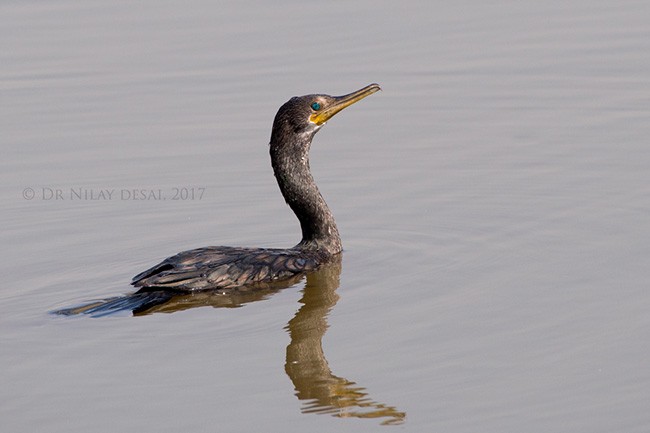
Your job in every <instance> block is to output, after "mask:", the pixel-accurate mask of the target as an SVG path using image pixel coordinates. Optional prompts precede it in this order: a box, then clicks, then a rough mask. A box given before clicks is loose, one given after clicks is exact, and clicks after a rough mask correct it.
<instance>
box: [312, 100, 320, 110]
mask: <svg viewBox="0 0 650 433" xmlns="http://www.w3.org/2000/svg"><path fill="white" fill-rule="evenodd" d="M311 109H312V110H314V111H318V110H320V104H319V103H318V102H314V103H313V104H311Z"/></svg>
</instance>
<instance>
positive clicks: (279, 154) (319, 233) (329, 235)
mask: <svg viewBox="0 0 650 433" xmlns="http://www.w3.org/2000/svg"><path fill="white" fill-rule="evenodd" d="M312 137H313V134H304V135H300V136H296V135H293V136H291V137H290V138H288V139H287V137H284V139H283V140H282V142H281V143H274V140H278V137H277V136H272V138H271V164H272V166H273V172H274V174H275V178H276V179H277V181H278V185H279V186H280V191H281V192H282V195H283V196H284V199H285V200H286V202H287V204H288V205H289V207H291V210H293V212H294V213H295V214H296V217H298V220H299V221H300V227H301V229H302V240H301V241H300V243H299V244H298V245H296V248H302V249H310V250H321V251H323V252H326V253H328V254H337V253H339V252H341V238H340V237H339V231H338V229H337V228H336V223H335V222H334V216H333V215H332V212H330V210H329V208H328V207H327V203H325V200H324V199H323V196H322V195H321V194H320V192H319V191H318V187H317V186H316V183H315V182H314V178H313V177H312V175H311V172H310V170H309V147H310V145H311V138H312Z"/></svg>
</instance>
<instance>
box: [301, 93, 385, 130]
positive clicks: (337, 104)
mask: <svg viewBox="0 0 650 433" xmlns="http://www.w3.org/2000/svg"><path fill="white" fill-rule="evenodd" d="M379 90H381V87H379V84H376V83H373V84H369V85H367V86H366V87H364V88H363V89H359V90H357V91H356V92H352V93H349V94H347V95H343V96H333V97H332V98H333V99H334V102H333V103H332V104H331V105H328V106H326V107H324V108H323V110H322V111H319V112H318V113H314V114H312V115H311V116H309V120H311V121H312V122H314V123H315V124H316V125H322V124H323V123H325V122H327V121H328V120H329V119H330V118H331V117H332V116H334V115H335V114H336V113H338V112H339V111H341V110H343V109H344V108H345V107H349V106H350V105H352V104H354V103H355V102H358V101H360V100H362V99H363V98H365V97H366V96H370V95H372V94H373V93H375V92H377V91H379Z"/></svg>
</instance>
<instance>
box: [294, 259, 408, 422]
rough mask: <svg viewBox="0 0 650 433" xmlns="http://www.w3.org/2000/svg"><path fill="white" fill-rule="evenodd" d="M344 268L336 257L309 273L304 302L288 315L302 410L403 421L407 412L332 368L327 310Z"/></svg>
mask: <svg viewBox="0 0 650 433" xmlns="http://www.w3.org/2000/svg"><path fill="white" fill-rule="evenodd" d="M340 274H341V261H340V255H339V257H338V261H337V262H335V263H332V264H330V265H329V266H327V267H325V268H322V269H321V270H320V271H318V272H314V273H312V274H310V275H308V276H307V284H306V285H305V289H304V291H303V297H302V299H301V300H300V302H301V303H302V304H303V306H302V307H301V308H300V310H299V311H298V312H297V313H296V315H295V317H294V318H293V319H291V320H290V321H289V324H288V325H287V330H288V332H289V334H290V335H291V343H289V345H288V346H287V360H286V364H285V367H284V368H285V371H286V372H287V375H288V376H289V377H290V378H291V381H292V382H293V385H294V386H295V388H296V396H297V397H298V399H300V400H304V401H305V403H304V405H303V408H302V412H303V413H320V414H331V415H333V416H337V417H342V418H343V417H354V418H382V419H384V421H383V422H382V424H400V423H402V422H403V421H404V418H405V417H406V413H405V412H399V411H398V410H397V409H395V408H394V407H392V406H385V405H383V404H381V403H377V402H375V401H373V400H372V399H371V398H370V397H369V396H368V393H367V392H366V391H365V389H364V388H362V387H360V386H357V385H356V384H355V383H354V382H351V381H349V380H347V379H345V378H342V377H338V376H335V375H334V374H332V371H331V370H330V367H329V365H328V364H327V360H326V359H325V354H324V352H323V345H322V339H323V335H324V334H325V331H326V330H327V327H328V325H327V315H328V314H329V312H330V310H331V309H332V308H333V307H334V306H335V305H336V302H337V301H338V298H339V297H338V295H337V294H336V289H337V288H338V286H339V276H340Z"/></svg>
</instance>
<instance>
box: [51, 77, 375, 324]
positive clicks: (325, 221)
mask: <svg viewBox="0 0 650 433" xmlns="http://www.w3.org/2000/svg"><path fill="white" fill-rule="evenodd" d="M378 90H380V87H379V85H378V84H370V85H368V86H366V87H364V88H362V89H359V90H357V91H356V92H352V93H350V94H347V95H343V96H329V95H322V94H312V95H305V96H296V97H293V98H291V99H290V100H289V101H287V102H286V103H285V104H284V105H282V106H281V107H280V109H279V110H278V112H277V114H276V116H275V120H274V122H273V130H272V132H271V141H270V154H271V165H272V166H273V172H274V174H275V178H276V180H277V182H278V185H279V187H280V192H281V193H282V195H283V196H284V199H285V200H286V202H287V204H288V205H289V206H290V207H291V209H292V210H293V212H294V213H295V214H296V217H298V220H299V221H300V227H301V229H302V240H301V241H300V242H299V243H298V244H297V245H296V246H294V247H292V248H286V249H279V248H241V247H226V246H217V247H204V248H198V249H194V250H189V251H183V252H181V253H178V254H176V255H175V256H172V257H168V258H167V259H165V260H163V261H162V262H160V263H159V264H157V265H156V266H154V267H152V268H150V269H147V270H146V271H144V272H142V273H140V274H138V275H136V276H135V277H134V278H133V280H132V282H131V284H132V285H134V286H135V287H138V288H139V290H138V291H137V292H136V293H133V294H131V295H127V296H125V297H121V298H112V299H108V300H105V301H98V302H95V303H92V304H88V305H86V306H81V307H73V308H68V309H63V310H58V311H55V313H58V314H66V315H67V314H77V313H89V314H94V315H103V314H110V313H111V312H113V311H118V310H125V309H131V310H133V311H134V312H142V311H145V310H146V309H148V308H150V307H152V306H154V305H158V304H160V303H161V302H165V301H166V300H169V299H170V298H171V297H172V296H173V295H178V294H179V293H191V292H195V291H205V290H217V291H223V292H228V291H229V290H232V289H242V288H246V290H249V289H254V288H256V287H259V288H262V287H268V286H269V285H273V284H274V283H276V282H278V281H282V280H285V279H290V278H292V277H295V276H296V275H300V274H304V273H306V272H309V271H312V270H315V269H317V268H318V267H319V266H320V265H321V264H323V263H325V262H327V261H328V260H329V259H331V258H332V257H334V256H336V255H337V254H339V253H340V252H341V238H340V237H339V232H338V229H337V228H336V223H335V222H334V217H333V216H332V213H331V212H330V210H329V208H328V207H327V204H326V203H325V200H324V199H323V197H322V195H321V194H320V192H319V191H318V187H317V186H316V183H315V182H314V178H313V177H312V175H311V172H310V169H309V149H310V146H311V142H312V139H313V138H314V135H315V134H316V132H318V130H320V128H322V127H323V126H324V125H325V122H327V121H328V120H329V119H330V118H331V117H332V116H334V115H335V114H336V113H338V112H339V111H341V110H343V109H344V108H346V107H348V106H350V105H352V104H354V103H355V102H357V101H359V100H361V99H363V98H365V97H366V96H369V95H371V94H373V93H375V92H377V91H378Z"/></svg>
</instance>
